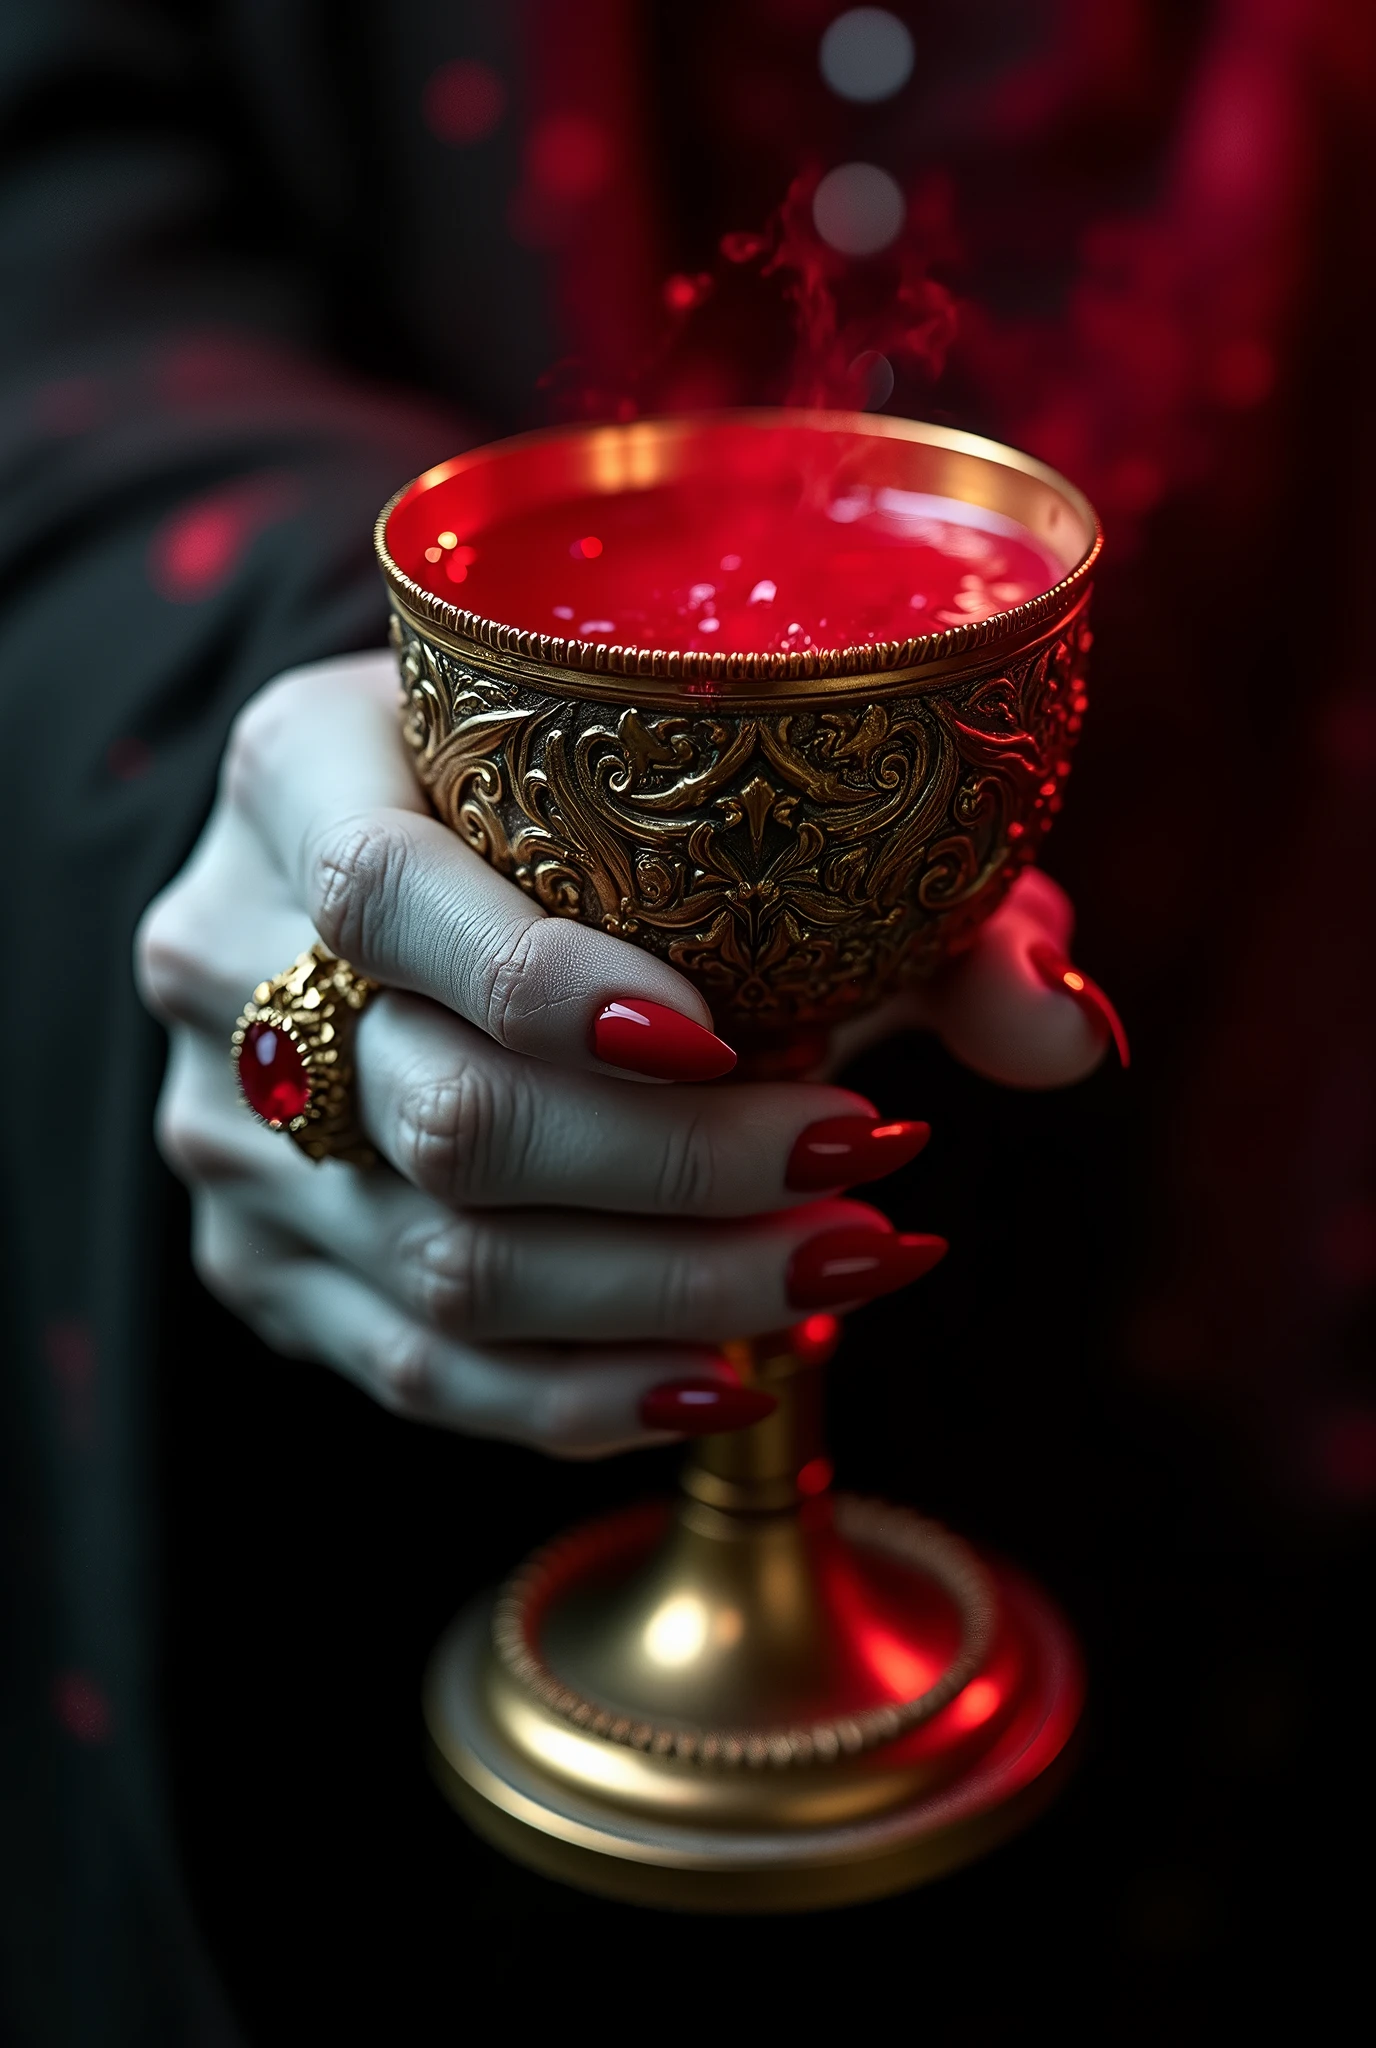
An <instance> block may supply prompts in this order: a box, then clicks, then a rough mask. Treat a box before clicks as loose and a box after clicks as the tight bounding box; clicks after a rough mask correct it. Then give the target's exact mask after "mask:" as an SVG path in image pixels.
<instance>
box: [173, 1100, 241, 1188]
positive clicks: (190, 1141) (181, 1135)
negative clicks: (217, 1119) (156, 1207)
mask: <svg viewBox="0 0 1376 2048" xmlns="http://www.w3.org/2000/svg"><path fill="white" fill-rule="evenodd" d="M153 1131H154V1138H155V1140H156V1143H157V1147H158V1151H159V1152H160V1154H161V1155H162V1158H163V1160H164V1161H165V1162H166V1164H167V1165H168V1166H169V1167H170V1168H171V1170H172V1172H173V1173H175V1174H176V1176H177V1178H178V1180H180V1181H185V1182H186V1184H187V1185H188V1186H189V1187H196V1186H200V1185H209V1184H213V1183H215V1182H217V1181H226V1180H234V1179H237V1178H239V1177H240V1175H241V1173H242V1164H241V1161H240V1159H239V1157H238V1155H237V1153H236V1152H235V1151H234V1150H233V1148H232V1147H231V1146H230V1145H229V1144H227V1143H226V1142H225V1140H224V1139H223V1138H221V1137H218V1136H217V1135H216V1134H215V1132H214V1131H213V1130H211V1129H210V1128H208V1127H207V1125H206V1124H205V1123H204V1122H202V1120H201V1119H200V1118H199V1117H197V1116H196V1114H195V1112H194V1111H192V1110H190V1109H189V1108H188V1107H187V1105H186V1104H184V1103H180V1102H169V1101H167V1100H164V1101H163V1102H161V1103H159V1105H158V1113H157V1116H156V1119H155V1120H154V1126H153Z"/></svg>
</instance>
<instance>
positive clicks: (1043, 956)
mask: <svg viewBox="0 0 1376 2048" xmlns="http://www.w3.org/2000/svg"><path fill="white" fill-rule="evenodd" d="M1074 926H1075V913H1074V910H1073V908H1072V905H1071V902H1070V898H1069V897H1068V896H1067V895H1066V893H1065V891H1064V889H1062V888H1060V887H1059V886H1058V885H1057V884H1056V883H1055V882H1053V881H1052V880H1051V878H1050V877H1049V876H1048V875H1044V874H1042V873H1041V872H1040V871H1039V870H1038V869H1036V868H1029V869H1027V870H1026V872H1025V873H1024V874H1022V875H1021V876H1019V878H1018V880H1017V882H1016V883H1015V884H1014V886H1013V888H1012V889H1011V890H1010V892H1009V894H1008V897H1007V900H1006V901H1005V902H1004V903H1003V904H1002V905H1001V906H1000V908H999V909H998V910H997V911H996V912H995V913H994V915H993V916H992V917H991V918H990V919H989V921H988V922H987V923H986V924H984V925H982V926H981V928H980V931H979V933H978V936H977V937H976V940H975V943H974V945H973V946H972V947H971V948H970V950H969V952H968V953H962V954H961V955H960V956H959V958H958V959H955V960H953V961H952V962H951V963H950V965H949V966H948V967H946V968H944V969H943V970H942V971H941V973H940V974H938V976H937V977H936V979H935V980H934V981H933V982H932V983H930V984H929V986H928V988H927V989H926V990H924V992H923V994H924V998H925V1000H924V1005H923V1007H924V1011H925V1017H926V1021H927V1023H928V1024H930V1026H931V1027H932V1029H933V1030H934V1031H936V1032H938V1033H939V1035H940V1036H941V1038H942V1040H943V1041H944V1043H945V1044H946V1045H947V1046H948V1047H949V1049H950V1051H951V1052H953V1053H954V1054H955V1056H956V1058H957V1059H958V1060H961V1061H963V1063H964V1064H965V1065H966V1066H967V1067H973V1068H974V1070H975V1072H976V1073H977V1074H984V1075H986V1076H987V1077H988V1078H989V1079H990V1080H991V1081H1001V1082H1003V1083H1004V1084H1005V1086H1007V1087H1011V1088H1063V1087H1065V1086H1067V1085H1068V1084H1069V1083H1070V1082H1072V1081H1080V1080H1083V1079H1084V1077H1085V1076H1086V1075H1087V1074H1090V1073H1092V1072H1093V1071H1094V1069H1095V1068H1096V1067H1097V1066H1098V1064H1099V1062H1100V1060H1102V1058H1103V1057H1104V1054H1105V1053H1106V1052H1107V1051H1108V1048H1109V1046H1110V1045H1112V1046H1115V1047H1116V1049H1117V1052H1118V1056H1119V1058H1120V1060H1121V1061H1122V1063H1123V1065H1124V1066H1126V1065H1127V1064H1128V1042H1127V1035H1126V1033H1125V1032H1124V1030H1123V1027H1122V1024H1121V1023H1120V1022H1119V1019H1118V1014H1117V1012H1116V1010H1115V1009H1114V1007H1113V1005H1112V1003H1111V1002H1110V1001H1109V999H1108V997H1107V996H1106V995H1105V994H1104V992H1103V990H1102V989H1101V988H1099V987H1098V985H1097V984H1096V983H1095V982H1093V981H1091V980H1090V978H1089V976H1088V975H1086V974H1084V973H1082V972H1081V971H1080V970H1079V969H1078V968H1077V967H1074V966H1073V965H1072V963H1071V961H1070V960H1069V958H1068V957H1067V949H1068V947H1069V944H1070V937H1071V933H1072V932H1073V930H1074Z"/></svg>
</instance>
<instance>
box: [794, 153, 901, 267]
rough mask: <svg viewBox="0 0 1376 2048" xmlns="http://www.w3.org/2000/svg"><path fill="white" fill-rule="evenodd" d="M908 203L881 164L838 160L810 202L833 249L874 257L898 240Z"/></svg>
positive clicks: (820, 231)
mask: <svg viewBox="0 0 1376 2048" xmlns="http://www.w3.org/2000/svg"><path fill="white" fill-rule="evenodd" d="M907 211H908V209H907V203H906V201H905V200H904V197H903V193H902V191H901V189H900V187H899V184H898V181H897V179H896V178H893V177H891V176H890V175H889V173H888V172H887V171H884V170H881V169H880V168H879V166H878V164H838V165H837V166H836V168H835V170H832V171H828V172H827V174H826V176H825V177H824V178H823V179H822V181H821V183H820V184H819V185H818V187H817V190H816V192H815V194H814V195H813V200H812V219H813V224H814V226H815V227H816V229H817V232H818V234H819V235H820V236H821V238H822V240H823V241H824V242H825V243H826V244H827V245H828V247H829V248H832V249H837V250H839V251H840V253H841V254H842V255H843V256H874V255H877V254H878V252H879V250H881V249H887V248H888V246H889V244H890V243H891V242H893V241H895V240H896V239H897V237H898V236H899V234H900V233H901V232H902V229H903V222H904V220H905V219H906V217H907Z"/></svg>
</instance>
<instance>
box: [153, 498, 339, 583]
mask: <svg viewBox="0 0 1376 2048" xmlns="http://www.w3.org/2000/svg"><path fill="white" fill-rule="evenodd" d="M300 496H301V493H300V486H299V484H298V483H297V480H296V479H295V478H294V477H292V476H287V475H281V474H273V473H270V472H268V473H264V474H263V475H261V476H257V477H246V478H244V479H242V480H241V481H239V482H236V483H233V484H228V485H226V486H225V487H224V488H223V489H221V490H218V491H212V492H210V493H208V494H207V495H206V496H205V497H203V498H197V499H196V500H194V501H193V503H191V504H190V505H184V506H182V507H181V508H180V509H179V510H178V511H176V512H174V513H173V514H172V515H171V516H170V518H168V519H165V520H164V521H163V523H162V525H161V526H159V527H158V528H157V530H156V531H155V533H154V535H153V538H152V541H151V542H150V544H149V550H148V578H149V581H150V582H151V583H152V585H153V588H154V589H155V590H156V591H157V593H158V595H159V596H160V597H164V598H166V599H167V600H168V602H169V603H171V604H195V603H197V602H198V601H199V600H200V599H202V598H205V597H209V596H210V594H211V592H212V591H214V590H216V589H218V588H219V587H220V585H221V584H223V583H224V582H225V581H226V580H227V579H228V577H229V576H230V575H232V574H233V572H234V570H235V569H236V568H237V567H238V566H239V563H240V561H241V560H242V559H243V556H244V554H245V553H246V552H247V550H248V548H249V545H250V544H251V542H252V541H253V540H254V538H255V537H256V536H257V535H258V534H259V533H260V532H261V531H262V529H263V528H264V527H265V526H269V525H271V524H272V523H273V522H274V521H276V520H279V519H284V518H286V517H288V516H289V515H290V514H291V513H292V512H294V511H295V510H296V508H297V506H298V504H299V503H300Z"/></svg>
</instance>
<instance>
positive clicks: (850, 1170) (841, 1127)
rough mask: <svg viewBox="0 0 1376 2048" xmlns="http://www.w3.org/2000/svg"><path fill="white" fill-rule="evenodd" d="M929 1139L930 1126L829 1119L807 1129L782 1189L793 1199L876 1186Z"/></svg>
mask: <svg viewBox="0 0 1376 2048" xmlns="http://www.w3.org/2000/svg"><path fill="white" fill-rule="evenodd" d="M931 1135H932V1127H931V1125H930V1124H914V1123H898V1124H881V1123H875V1122H874V1121H873V1120H872V1119H871V1118H869V1117H867V1116H831V1117H825V1118H824V1119H823V1120H822V1122H821V1123H817V1124H809V1125H808V1127H807V1129H806V1130H805V1131H804V1132H803V1133H802V1135H801V1136H800V1137H799V1139H798V1141H797V1143H796V1144H795V1145H794V1147H793V1151H792V1153H791V1154H790V1156H789V1161H788V1171H787V1173H786V1174H785V1175H784V1185H785V1186H786V1187H789V1188H792V1190H793V1192H794V1193H795V1194H807V1195H815V1194H820V1193H821V1192H822V1190H823V1189H824V1188H853V1187H854V1186H855V1185H856V1184H857V1182H859V1181H862V1180H878V1179H879V1178H880V1176H881V1175H883V1174H886V1173H895V1172H897V1170H898V1168H899V1167H900V1166H906V1165H907V1163H908V1161H909V1160H910V1159H915V1158H916V1157H917V1155H918V1153H919V1152H920V1151H921V1150H922V1147H923V1146H924V1145H925V1144H926V1142H927V1140H928V1138H930V1137H931Z"/></svg>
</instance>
